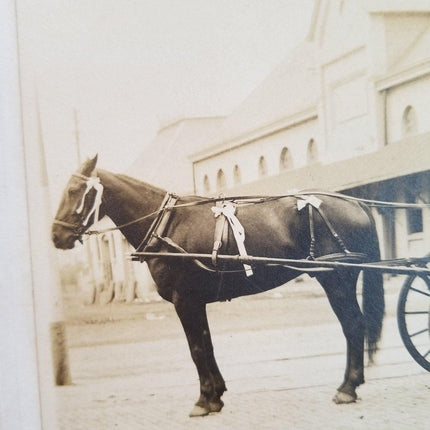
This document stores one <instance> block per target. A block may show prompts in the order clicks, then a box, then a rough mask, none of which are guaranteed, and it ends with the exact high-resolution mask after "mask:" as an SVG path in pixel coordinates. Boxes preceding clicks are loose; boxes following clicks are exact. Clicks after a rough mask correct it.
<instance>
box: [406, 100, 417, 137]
mask: <svg viewBox="0 0 430 430" xmlns="http://www.w3.org/2000/svg"><path fill="white" fill-rule="evenodd" d="M417 131H418V122H417V113H416V112H415V109H414V108H413V107H412V106H406V108H405V110H404V111H403V116H402V133H403V136H410V135H411V134H415V133H416V132H417Z"/></svg>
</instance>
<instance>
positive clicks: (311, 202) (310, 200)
mask: <svg viewBox="0 0 430 430" xmlns="http://www.w3.org/2000/svg"><path fill="white" fill-rule="evenodd" d="M321 204H322V201H321V200H320V199H318V198H317V197H315V196H313V195H309V196H306V197H300V199H299V200H298V201H297V209H298V210H299V211H301V210H302V209H303V208H305V207H306V206H308V211H309V232H310V236H311V243H310V246H309V259H311V260H314V259H315V245H316V239H315V220H314V218H315V216H314V209H315V210H316V211H317V212H318V214H319V215H320V216H321V218H322V220H323V221H324V223H325V225H326V226H327V228H328V229H329V231H330V233H331V235H332V236H333V237H334V239H335V240H336V242H337V243H338V245H339V247H340V248H341V250H342V252H343V255H348V254H351V251H349V250H348V248H347V247H346V246H345V243H344V242H343V240H342V238H341V237H340V236H339V235H338V234H337V232H336V230H335V229H334V227H333V225H332V224H331V222H330V220H329V219H328V218H327V216H326V214H325V213H324V211H323V210H322V208H321Z"/></svg>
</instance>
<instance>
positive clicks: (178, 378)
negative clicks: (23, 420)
mask: <svg viewBox="0 0 430 430" xmlns="http://www.w3.org/2000/svg"><path fill="white" fill-rule="evenodd" d="M214 345H215V353H216V357H217V360H218V364H219V366H220V369H221V371H222V373H223V375H224V377H225V379H226V383H227V387H228V389H229V391H227V392H226V393H225V395H224V396H223V400H224V402H225V407H224V409H223V411H222V412H221V413H220V414H214V415H210V416H207V417H203V418H193V419H190V418H188V412H189V411H190V410H191V408H192V406H193V403H194V402H195V401H196V400H197V397H198V390H199V388H198V381H197V374H196V371H195V369H194V365H193V363H192V361H191V358H190V355H189V351H188V347H187V345H186V341H185V337H184V338H175V339H161V340H156V341H150V342H139V343H129V344H107V345H99V346H95V347H94V346H93V347H79V348H72V349H71V357H70V358H71V363H72V371H73V374H74V376H73V380H74V383H75V385H74V386H70V387H58V388H57V389H56V391H57V395H58V399H57V400H58V401H57V406H58V407H57V409H58V428H59V429H60V430H81V429H82V430H90V429H91V430H99V429H100V430H101V429H103V430H109V429H130V430H139V429H144V430H151V429H172V430H173V429H187V430H188V429H197V428H205V429H209V430H210V429H217V430H220V429H226V430H227V429H228V430H231V429H256V430H257V429H314V428H322V429H331V430H336V429H339V430H340V429H348V430H349V429H369V428H374V429H378V430H381V429H387V430H388V429H390V430H392V429H396V430H397V429H408V430H409V429H411V428H413V429H415V430H420V429H423V430H424V429H426V428H428V412H429V408H428V406H429V398H430V374H429V373H427V372H425V371H424V370H423V369H421V368H420V367H419V366H418V365H417V364H415V362H414V361H413V360H412V358H411V357H410V356H409V354H408V353H407V351H406V350H405V348H404V347H403V345H402V344H401V340H400V338H399V335H398V332H397V326H396V323H395V320H394V319H393V318H388V319H387V320H386V324H385V331H384V337H383V342H382V349H381V351H380V353H379V354H378V357H377V360H378V363H377V365H375V366H373V367H371V368H368V369H366V380H367V383H366V384H365V385H363V386H362V387H361V388H359V390H358V394H359V396H360V397H361V398H362V400H360V401H359V402H357V403H355V404H351V405H335V404H334V403H333V402H332V401H331V397H332V396H333V394H334V392H335V389H336V387H337V386H338V385H339V383H340V382H341V379H342V376H343V373H344V362H345V345H344V339H343V336H342V334H341V331H340V327H339V326H338V325H337V324H322V325H319V326H308V327H295V328H288V329H274V330H261V331H246V332H241V333H238V332H232V333H222V334H215V335H214Z"/></svg>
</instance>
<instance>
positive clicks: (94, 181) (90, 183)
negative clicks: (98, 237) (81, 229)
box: [76, 176, 103, 225]
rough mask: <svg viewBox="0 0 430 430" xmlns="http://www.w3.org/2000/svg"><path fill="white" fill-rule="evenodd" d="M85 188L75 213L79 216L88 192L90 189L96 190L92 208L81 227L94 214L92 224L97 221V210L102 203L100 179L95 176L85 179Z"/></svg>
mask: <svg viewBox="0 0 430 430" xmlns="http://www.w3.org/2000/svg"><path fill="white" fill-rule="evenodd" d="M86 185H87V188H86V190H85V192H84V195H83V196H82V201H81V204H80V205H79V207H78V208H77V209H76V213H78V214H80V213H81V212H82V211H83V210H84V205H85V197H86V196H87V194H88V193H89V192H90V190H91V189H93V188H94V189H95V190H96V196H95V198H94V202H93V206H92V208H91V210H90V211H89V212H88V215H87V216H86V218H85V220H84V221H83V222H82V225H87V224H88V221H89V219H90V217H91V215H92V214H93V213H94V222H97V221H98V220H99V209H100V205H101V203H102V195H103V185H102V184H101V183H100V178H99V177H97V176H91V177H89V178H88V179H87V182H86Z"/></svg>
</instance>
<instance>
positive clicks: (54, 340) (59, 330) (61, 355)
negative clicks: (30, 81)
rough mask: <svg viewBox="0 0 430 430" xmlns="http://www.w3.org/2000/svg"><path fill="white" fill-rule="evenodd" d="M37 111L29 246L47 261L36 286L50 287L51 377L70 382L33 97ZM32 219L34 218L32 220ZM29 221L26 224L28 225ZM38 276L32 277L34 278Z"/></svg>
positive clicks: (40, 132)
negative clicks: (34, 195)
mask: <svg viewBox="0 0 430 430" xmlns="http://www.w3.org/2000/svg"><path fill="white" fill-rule="evenodd" d="M36 111H37V131H38V136H37V140H38V152H39V183H38V187H39V190H38V192H37V194H38V195H39V208H38V209H39V210H38V211H37V212H36V211H34V212H32V211H31V209H30V219H31V220H33V216H35V217H38V219H37V218H36V219H37V222H34V224H33V222H32V223H31V225H34V226H35V228H34V230H37V233H34V235H37V236H38V239H37V241H33V243H32V248H33V247H34V248H37V249H34V251H35V252H37V254H38V255H40V254H42V256H41V258H43V259H45V262H49V265H46V264H43V266H44V267H45V270H46V271H47V272H46V273H40V275H41V276H40V281H41V282H40V284H39V285H36V286H35V288H36V287H40V288H41V289H44V290H47V291H50V293H51V297H50V307H51V310H50V313H51V320H50V322H49V334H50V342H51V350H52V351H51V352H52V364H53V371H54V380H55V384H56V385H69V384H71V377H70V366H69V359H68V350H67V342H66V330H65V323H64V320H63V319H64V318H63V297H62V291H61V282H60V277H59V271H58V262H57V254H56V252H55V250H54V248H53V245H52V242H51V223H52V215H51V209H50V208H51V205H50V198H49V184H48V169H47V166H46V158H45V148H44V144H43V130H42V120H41V117H40V106H39V102H38V99H37V98H36ZM35 221H36V220H35ZM31 225H30V227H31ZM38 280H39V279H37V278H35V281H38Z"/></svg>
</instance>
